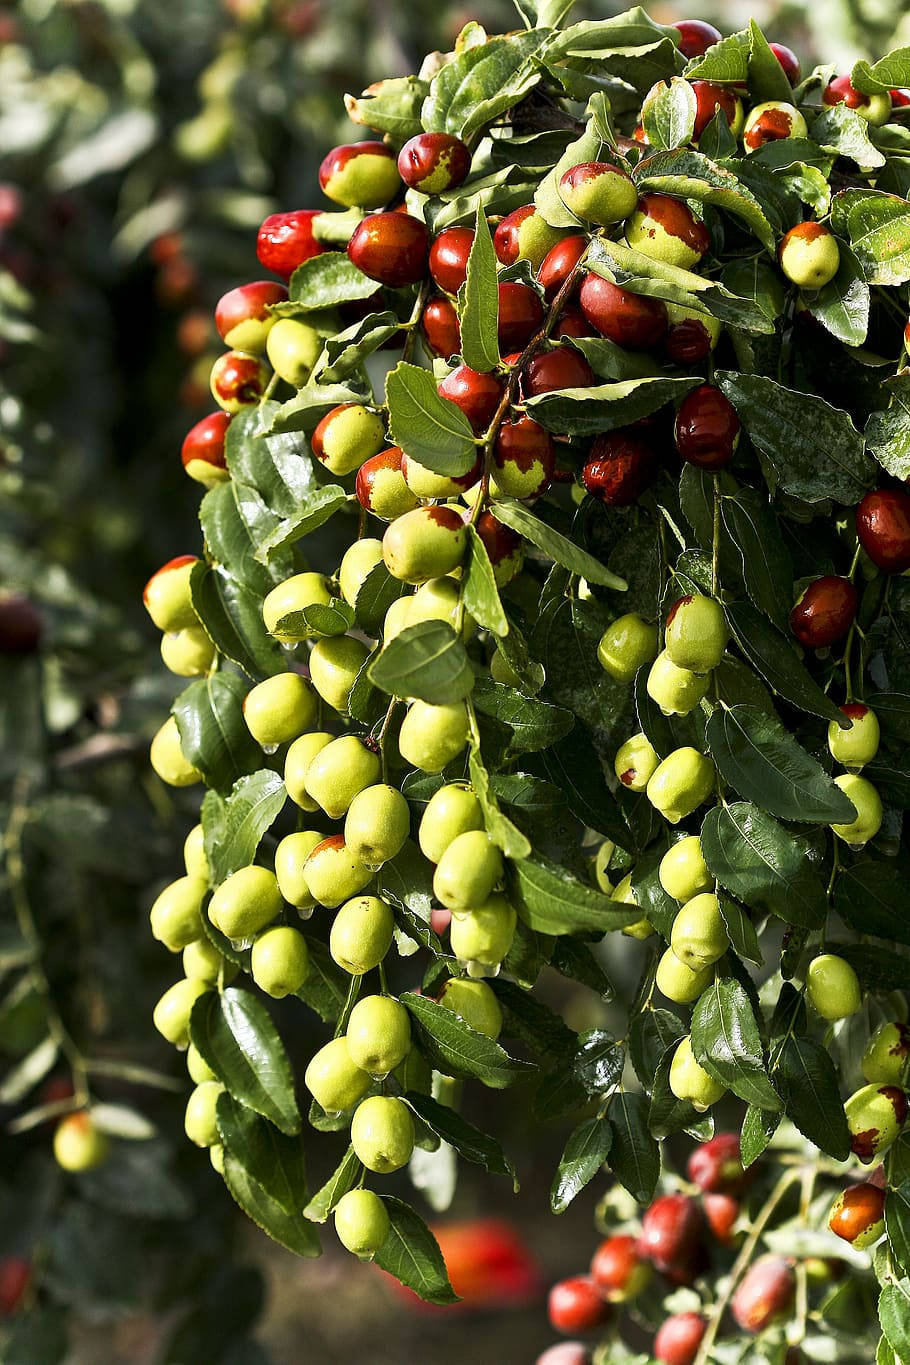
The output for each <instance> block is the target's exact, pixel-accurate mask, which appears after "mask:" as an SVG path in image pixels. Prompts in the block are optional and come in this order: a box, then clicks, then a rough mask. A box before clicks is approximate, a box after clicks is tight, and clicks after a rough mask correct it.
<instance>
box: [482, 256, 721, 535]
mask: <svg viewBox="0 0 910 1365" xmlns="http://www.w3.org/2000/svg"><path fill="white" fill-rule="evenodd" d="M612 245H614V244H613V243H611V246H612ZM598 273H600V272H598ZM699 382H700V381H699V380H698V378H696V377H691V376H686V377H684V378H683V377H670V376H664V375H655V376H646V377H644V378H642V379H623V380H618V381H616V382H614V383H607V384H594V385H591V387H590V388H586V389H559V390H557V391H555V392H552V393H541V394H538V395H537V397H536V398H529V399H528V400H527V402H526V403H525V407H526V408H527V410H528V412H529V413H530V415H531V416H532V417H533V418H534V420H535V422H539V423H540V425H541V426H542V427H546V429H547V430H548V431H552V432H555V433H556V435H558V436H566V435H567V436H594V435H599V434H600V433H601V432H607V431H614V430H616V429H617V428H618V427H627V426H631V425H632V423H634V422H637V421H639V419H640V418H642V417H650V415H651V414H652V413H653V412H657V410H658V409H659V408H662V407H664V406H665V405H666V404H667V403H677V402H679V401H680V400H681V399H683V398H684V397H685V395H686V394H687V393H688V392H689V391H690V389H693V388H694V387H695V386H696V384H698V383H699ZM501 507H502V503H501V502H497V503H496V516H497V517H499V519H500V520H503V518H502V517H500V516H499V513H500V508H501ZM509 524H511V523H509ZM515 529H516V530H518V529H519V528H518V527H515ZM535 544H536V541H535Z"/></svg>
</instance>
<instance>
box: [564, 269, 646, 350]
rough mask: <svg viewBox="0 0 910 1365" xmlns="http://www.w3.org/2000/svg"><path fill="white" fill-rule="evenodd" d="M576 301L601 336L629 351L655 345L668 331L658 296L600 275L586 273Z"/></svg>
mask: <svg viewBox="0 0 910 1365" xmlns="http://www.w3.org/2000/svg"><path fill="white" fill-rule="evenodd" d="M578 300H579V303H580V305H581V311H582V312H583V313H584V315H585V317H586V318H587V319H588V321H589V322H590V323H591V324H592V325H593V326H594V327H596V328H597V330H598V332H600V334H601V336H605V337H607V339H608V340H609V341H614V342H615V343H616V345H617V346H624V347H626V348H627V349H628V350H632V351H637V350H647V349H648V348H649V347H651V346H656V345H657V344H658V342H659V341H661V340H662V339H663V336H664V333H665V332H666V330H667V309H666V305H665V304H664V303H662V302H661V300H660V299H652V298H649V297H648V296H647V295H646V294H634V293H633V292H632V291H631V290H630V289H622V288H620V286H619V285H618V284H613V283H611V281H610V280H605V279H602V278H601V276H600V275H594V274H587V275H585V277H584V279H583V280H582V282H581V289H580V290H579V295H578Z"/></svg>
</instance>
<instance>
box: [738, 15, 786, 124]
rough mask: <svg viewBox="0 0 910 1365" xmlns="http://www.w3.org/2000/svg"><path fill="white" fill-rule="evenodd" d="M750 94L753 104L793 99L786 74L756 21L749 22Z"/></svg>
mask: <svg viewBox="0 0 910 1365" xmlns="http://www.w3.org/2000/svg"><path fill="white" fill-rule="evenodd" d="M749 94H750V96H751V100H752V103H753V104H763V103H764V102H765V101H766V100H781V101H783V103H785V104H789V103H790V102H791V101H792V99H793V91H792V90H791V88H790V82H789V80H788V79H787V76H786V73H785V72H784V69H783V67H782V66H781V64H780V62H779V61H778V60H777V58H776V57H775V55H774V53H773V51H772V50H771V46H770V44H769V42H768V40H767V38H766V37H765V35H764V34H763V33H762V31H761V29H760V28H759V27H758V24H756V22H755V20H754V19H750V20H749Z"/></svg>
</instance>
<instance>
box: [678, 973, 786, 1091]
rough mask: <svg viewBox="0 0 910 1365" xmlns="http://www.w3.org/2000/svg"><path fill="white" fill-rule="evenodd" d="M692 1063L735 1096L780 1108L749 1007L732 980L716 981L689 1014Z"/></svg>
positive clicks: (753, 1016) (751, 1010) (749, 1004)
mask: <svg viewBox="0 0 910 1365" xmlns="http://www.w3.org/2000/svg"><path fill="white" fill-rule="evenodd" d="M692 1051H693V1052H694V1054H695V1060H696V1061H697V1062H699V1063H700V1065H701V1066H703V1067H704V1069H705V1070H706V1071H707V1072H708V1074H709V1075H711V1076H713V1077H714V1079H715V1080H717V1081H720V1083H721V1084H722V1085H725V1086H726V1087H727V1088H728V1090H732V1091H733V1093H734V1095H739V1097H740V1099H743V1100H745V1101H746V1103H747V1104H755V1105H758V1106H759V1108H761V1109H772V1110H776V1109H779V1108H780V1097H779V1095H778V1094H777V1092H776V1090H775V1089H774V1086H773V1085H772V1084H771V1082H770V1080H769V1079H768V1075H767V1071H766V1068H765V1061H764V1054H763V1049H762V1041H761V1034H760V1032H759V1028H758V1023H757V1020H756V1018H755V1013H754V1011H753V1008H752V1004H751V1002H750V1000H749V997H748V995H747V994H746V992H745V990H744V989H743V987H742V986H741V985H740V984H739V982H738V981H735V980H733V978H732V977H717V978H716V980H714V981H713V982H712V983H711V985H710V986H708V988H707V990H705V991H704V992H703V993H702V995H701V996H700V998H699V1000H698V1002H697V1004H696V1005H695V1008H694V1010H693V1012H692Z"/></svg>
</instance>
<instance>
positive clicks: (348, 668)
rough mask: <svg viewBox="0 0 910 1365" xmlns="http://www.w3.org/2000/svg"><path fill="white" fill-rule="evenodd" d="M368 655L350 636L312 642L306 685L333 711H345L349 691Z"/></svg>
mask: <svg viewBox="0 0 910 1365" xmlns="http://www.w3.org/2000/svg"><path fill="white" fill-rule="evenodd" d="M368 655H369V650H368V649H367V647H366V645H365V644H364V643H363V641H362V640H358V639H356V638H355V636H353V635H332V636H330V637H329V638H327V639H325V640H317V641H316V643H315V645H314V646H313V648H312V650H311V651H310V681H311V682H312V684H313V686H314V687H315V689H316V691H317V692H318V693H319V695H320V697H322V700H323V701H325V702H328V704H329V706H331V707H333V708H334V710H336V711H341V712H345V711H347V709H348V698H349V697H350V695H351V688H352V687H353V686H354V683H355V682H356V681H357V675H358V673H359V672H360V670H361V668H362V667H363V665H364V663H365V662H366V659H367V656H368Z"/></svg>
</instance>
